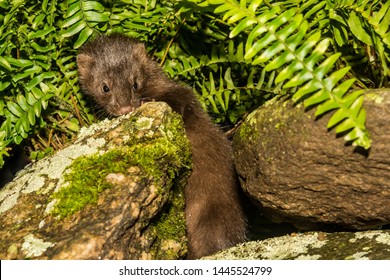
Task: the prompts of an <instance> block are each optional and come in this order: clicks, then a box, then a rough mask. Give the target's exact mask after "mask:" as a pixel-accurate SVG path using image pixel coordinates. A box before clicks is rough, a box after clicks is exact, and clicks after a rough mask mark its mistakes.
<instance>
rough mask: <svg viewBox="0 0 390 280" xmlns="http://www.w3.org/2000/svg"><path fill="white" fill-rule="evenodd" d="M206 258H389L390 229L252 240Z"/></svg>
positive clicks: (316, 233) (315, 233)
mask: <svg viewBox="0 0 390 280" xmlns="http://www.w3.org/2000/svg"><path fill="white" fill-rule="evenodd" d="M203 259H206V260H389V259H390V231H389V230H376V231H366V232H355V233H353V232H337V233H324V232H308V233H300V234H292V235H286V236H282V237H275V238H270V239H267V240H263V241H252V242H247V243H243V244H239V245H237V246H236V247H233V248H229V249H227V250H225V251H222V252H219V253H216V254H214V255H212V256H208V257H205V258H203Z"/></svg>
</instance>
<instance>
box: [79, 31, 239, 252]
mask: <svg viewBox="0 0 390 280" xmlns="http://www.w3.org/2000/svg"><path fill="white" fill-rule="evenodd" d="M77 64H78V68H79V75H80V84H81V86H82V89H83V90H84V92H85V93H87V94H88V95H90V96H92V97H93V98H94V99H95V101H96V102H97V103H98V104H99V105H100V106H101V107H102V108H103V109H104V110H105V111H106V112H107V113H108V114H110V115H113V116H118V115H122V114H126V113H128V112H131V111H132V110H134V109H135V108H136V107H138V106H139V105H140V104H141V103H142V102H144V101H148V100H156V101H164V102H166V103H168V104H169V105H170V106H171V107H172V108H173V110H175V111H176V112H178V113H180V114H181V115H182V117H183V120H184V124H185V128H186V133H187V136H188V139H189V140H190V143H191V150H192V158H193V171H192V174H191V176H190V178H189V181H188V185H187V187H186V190H185V197H186V222H187V237H188V241H189V242H188V244H189V258H191V259H192V258H199V257H202V256H205V255H209V254H211V253H214V252H216V251H218V250H221V249H225V248H228V247H230V246H233V245H235V244H236V243H239V242H242V241H244V240H245V233H246V218H245V215H244V213H243V209H242V205H241V202H240V198H239V194H238V192H239V188H238V182H237V177H236V173H235V169H234V166H233V159H232V151H231V147H230V144H229V142H228V141H227V140H226V139H225V137H224V136H223V134H222V133H221V132H220V131H219V130H218V129H217V128H216V127H215V126H214V125H213V123H212V122H211V120H210V118H209V117H208V116H207V115H206V114H205V113H204V112H203V110H202V107H201V105H200V103H199V101H198V100H197V99H196V97H195V95H194V94H193V92H192V90H191V89H190V88H188V87H184V86H182V85H179V84H178V83H176V82H174V81H172V80H170V79H168V78H167V77H166V76H165V75H164V73H163V72H162V70H161V68H160V67H159V66H158V65H157V64H156V63H155V62H154V61H153V60H152V59H150V58H149V57H148V56H147V53H146V51H145V47H144V45H143V44H141V43H140V42H138V41H136V40H134V39H131V38H129V37H126V36H124V35H119V34H114V35H111V36H100V37H99V38H97V39H96V40H94V41H91V42H89V43H87V44H86V45H85V47H83V49H82V50H81V52H80V54H79V55H78V56H77Z"/></svg>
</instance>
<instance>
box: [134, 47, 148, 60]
mask: <svg viewBox="0 0 390 280" xmlns="http://www.w3.org/2000/svg"><path fill="white" fill-rule="evenodd" d="M133 52H134V54H135V55H134V56H136V57H139V58H141V59H142V60H144V61H145V60H147V56H148V55H147V53H146V48H145V45H144V44H143V43H137V44H136V45H135V46H134V51H133Z"/></svg>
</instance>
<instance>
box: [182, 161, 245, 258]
mask: <svg viewBox="0 0 390 280" xmlns="http://www.w3.org/2000/svg"><path fill="white" fill-rule="evenodd" d="M202 171H205V170H197V169H196V167H195V169H194V170H193V173H192V174H191V176H190V178H189V181H188V185H187V188H186V191H185V196H186V223H187V238H188V249H189V255H188V258H189V259H197V258H201V257H203V256H207V255H210V254H213V253H215V252H217V251H220V250H223V249H226V248H229V247H232V246H234V245H236V244H237V243H241V242H244V241H245V239H246V237H245V236H246V218H245V214H244V211H243V209H242V205H241V201H240V198H239V195H238V191H237V189H236V188H237V185H236V184H237V181H236V178H233V177H234V176H235V173H233V174H229V175H231V176H230V178H229V175H228V178H226V177H224V176H225V175H226V174H224V173H225V172H221V173H218V174H211V173H207V171H205V172H202ZM218 177H223V178H219V179H218Z"/></svg>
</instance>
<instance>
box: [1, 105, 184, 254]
mask: <svg viewBox="0 0 390 280" xmlns="http://www.w3.org/2000/svg"><path fill="white" fill-rule="evenodd" d="M189 170H190V150H189V142H188V140H187V138H186V137H185V131H184V129H183V126H182V120H181V118H180V117H179V116H178V115H176V114H174V113H173V112H172V110H171V108H170V107H168V106H167V105H166V104H165V103H146V104H144V105H143V106H141V107H140V108H139V109H138V110H136V111H135V112H134V113H132V114H129V115H127V116H124V117H120V118H117V119H114V120H111V121H108V120H105V121H102V122H100V123H99V124H95V125H92V126H91V127H89V128H87V129H84V130H83V131H82V132H81V133H80V134H79V136H78V139H77V140H76V141H75V142H74V143H73V144H72V145H70V146H68V147H66V148H65V149H63V150H61V151H58V152H57V153H56V154H55V155H53V156H51V157H48V158H45V159H43V160H40V161H38V162H36V163H34V164H31V165H29V166H27V167H26V168H25V169H24V170H22V171H21V172H19V173H18V175H17V177H16V178H15V179H14V180H13V181H12V182H11V183H9V184H7V185H6V186H5V187H4V188H3V189H1V190H0V236H1V241H0V258H1V259H176V258H180V257H183V256H185V254H186V250H187V249H186V238H185V220H184V197H183V194H182V189H183V187H184V185H185V181H186V177H187V175H189V172H190V171H189Z"/></svg>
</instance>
